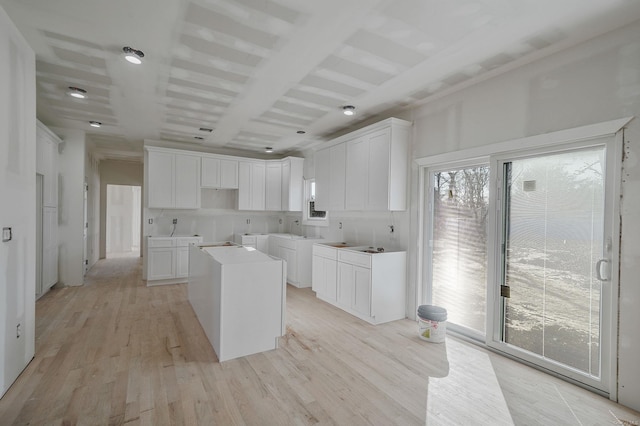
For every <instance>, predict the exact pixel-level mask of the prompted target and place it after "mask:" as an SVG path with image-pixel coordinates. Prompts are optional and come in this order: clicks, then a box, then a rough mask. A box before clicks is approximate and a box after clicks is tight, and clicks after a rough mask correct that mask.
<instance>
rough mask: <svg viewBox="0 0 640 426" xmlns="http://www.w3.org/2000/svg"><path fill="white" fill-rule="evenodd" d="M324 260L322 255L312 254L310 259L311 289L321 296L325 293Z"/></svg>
mask: <svg viewBox="0 0 640 426" xmlns="http://www.w3.org/2000/svg"><path fill="white" fill-rule="evenodd" d="M324 260H325V258H324V257H322V256H313V258H312V259H311V290H313V291H315V292H316V294H318V295H321V296H324V294H325V293H326V289H325V288H324V287H325V283H326V279H325V268H324Z"/></svg>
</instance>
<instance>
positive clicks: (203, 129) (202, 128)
mask: <svg viewBox="0 0 640 426" xmlns="http://www.w3.org/2000/svg"><path fill="white" fill-rule="evenodd" d="M200 131H201V132H209V133H211V132H213V129H210V128H208V127H200Z"/></svg>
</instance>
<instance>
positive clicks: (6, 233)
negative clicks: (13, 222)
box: [2, 228, 13, 243]
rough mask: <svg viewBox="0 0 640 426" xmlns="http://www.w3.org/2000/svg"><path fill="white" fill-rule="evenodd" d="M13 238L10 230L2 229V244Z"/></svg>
mask: <svg viewBox="0 0 640 426" xmlns="http://www.w3.org/2000/svg"><path fill="white" fill-rule="evenodd" d="M12 238H13V235H12V232H11V228H2V242H3V243H6V242H7V241H11V239H12Z"/></svg>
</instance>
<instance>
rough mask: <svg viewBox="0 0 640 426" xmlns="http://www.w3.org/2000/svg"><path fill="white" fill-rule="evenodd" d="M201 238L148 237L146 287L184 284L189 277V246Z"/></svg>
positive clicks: (197, 242) (200, 240)
mask: <svg viewBox="0 0 640 426" xmlns="http://www.w3.org/2000/svg"><path fill="white" fill-rule="evenodd" d="M201 242H202V237H148V238H147V256H146V257H147V260H146V264H147V265H146V266H147V274H146V276H147V285H158V284H173V283H177V282H184V281H185V279H184V278H186V277H187V276H188V275H189V246H190V245H194V244H200V243H201Z"/></svg>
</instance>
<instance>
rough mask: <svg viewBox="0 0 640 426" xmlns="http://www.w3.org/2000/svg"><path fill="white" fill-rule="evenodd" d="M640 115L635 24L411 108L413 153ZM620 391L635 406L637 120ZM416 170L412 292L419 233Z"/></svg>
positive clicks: (630, 158) (627, 201)
mask: <svg viewBox="0 0 640 426" xmlns="http://www.w3.org/2000/svg"><path fill="white" fill-rule="evenodd" d="M628 116H636V117H638V116H640V23H635V24H633V25H631V26H628V27H626V28H623V29H621V30H618V31H615V32H612V33H609V34H607V35H605V36H602V37H599V38H597V39H594V40H591V41H589V42H587V43H583V44H581V45H579V46H576V47H573V48H571V49H568V50H566V51H564V52H561V53H558V54H555V55H553V56H550V57H548V58H545V59H543V60H540V61H538V62H535V63H532V64H529V65H527V66H524V67H522V68H519V69H516V70H513V71H511V72H508V73H505V74H502V75H500V76H498V77H496V78H493V79H491V80H487V81H485V82H482V83H479V84H476V85H474V86H471V87H469V88H467V89H464V90H461V91H459V92H456V93H454V94H451V95H449V96H446V97H443V98H440V99H437V100H433V101H432V102H430V103H428V104H427V105H425V106H423V107H422V108H419V109H416V110H414V111H413V120H414V152H413V156H414V158H421V157H425V156H430V155H434V154H439V153H443V152H451V151H456V150H460V149H465V148H471V147H476V146H481V145H486V144H489V143H494V142H500V141H505V140H510V139H515V138H520V137H525V136H531V135H536V134H542V133H547V132H550V131H556V130H561V129H565V128H572V127H577V126H582V125H588V124H593V123H597V122H603V121H607V120H612V119H617V118H623V117H628ZM625 140H626V149H625V152H626V154H625V160H624V173H623V179H622V182H621V185H622V194H623V201H622V211H621V215H622V238H621V245H622V247H621V265H620V329H619V333H620V339H619V345H620V351H619V364H618V367H619V376H618V381H619V386H618V396H619V401H620V402H621V403H622V404H625V405H627V406H630V407H632V408H635V409H636V410H640V362H638V360H639V359H640V334H639V333H638V325H640V309H638V306H639V303H640V285H638V278H637V277H638V276H640V240H639V239H638V238H637V236H638V235H640V224H639V223H638V220H637V218H638V217H639V216H640V164H638V154H639V152H640V119H638V118H636V119H635V120H634V121H632V122H631V124H630V125H629V126H628V128H627V130H626V133H625ZM417 184H418V182H417V168H416V167H415V166H414V167H413V178H412V189H411V191H412V192H411V195H412V200H413V201H412V208H411V212H410V217H411V228H412V229H411V232H410V235H411V242H410V243H409V247H410V269H409V271H410V274H411V277H410V285H411V286H412V289H411V291H410V296H411V295H414V294H415V285H416V283H415V271H416V264H417V259H416V250H414V249H413V247H415V246H416V244H417V230H418V221H417V217H418V216H417V214H418V206H417V195H418V194H417V190H416V189H415V188H416V187H417Z"/></svg>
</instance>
